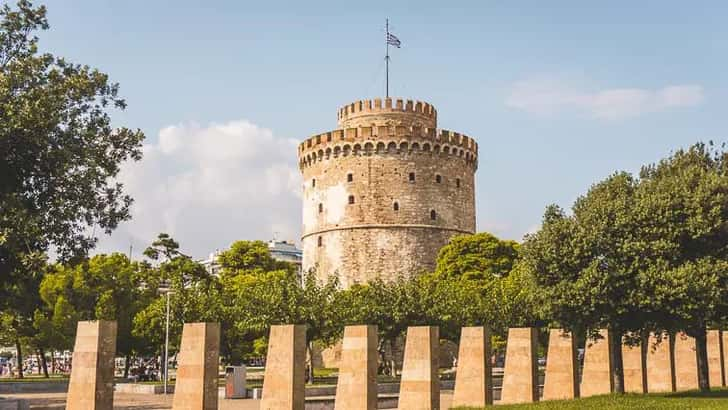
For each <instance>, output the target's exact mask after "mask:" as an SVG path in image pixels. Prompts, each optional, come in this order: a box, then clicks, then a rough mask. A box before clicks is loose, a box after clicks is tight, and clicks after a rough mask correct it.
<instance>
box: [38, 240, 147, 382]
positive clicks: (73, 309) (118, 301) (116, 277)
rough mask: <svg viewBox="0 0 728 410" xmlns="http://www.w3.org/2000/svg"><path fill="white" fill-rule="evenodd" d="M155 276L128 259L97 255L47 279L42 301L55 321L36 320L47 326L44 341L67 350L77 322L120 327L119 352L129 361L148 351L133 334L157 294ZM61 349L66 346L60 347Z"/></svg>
mask: <svg viewBox="0 0 728 410" xmlns="http://www.w3.org/2000/svg"><path fill="white" fill-rule="evenodd" d="M150 276H151V275H150V274H149V271H148V266H147V265H146V264H143V263H134V262H131V261H129V258H127V256H126V255H124V254H121V253H113V254H111V255H103V254H102V255H96V256H94V257H92V258H91V259H88V260H86V261H83V262H80V263H78V264H76V265H73V266H63V265H58V266H56V267H55V269H54V270H53V271H52V272H50V273H48V274H47V275H46V276H45V278H44V279H43V282H42V283H41V286H40V295H41V298H42V299H43V301H44V302H45V304H46V305H47V307H48V310H49V311H50V312H53V317H52V318H50V319H48V320H44V318H43V317H42V316H39V317H37V324H38V325H43V326H41V328H42V329H45V332H42V333H41V334H42V335H45V336H47V337H50V340H55V341H58V342H60V343H59V344H58V345H56V346H53V347H56V348H58V349H63V348H68V347H69V346H68V345H65V344H66V343H67V342H68V341H69V340H70V339H71V338H72V335H73V333H71V334H70V335H69V334H65V332H68V331H72V332H74V333H75V324H76V322H77V321H78V320H100V319H103V320H115V321H116V322H117V326H118V327H117V352H118V353H119V354H121V355H124V356H125V357H126V358H127V365H126V366H125V373H126V372H127V371H128V362H129V360H128V359H129V357H130V356H131V355H132V354H133V353H134V352H136V351H138V350H139V349H140V347H141V346H143V345H144V342H143V341H142V340H139V339H137V338H135V337H134V335H133V334H132V321H133V319H134V316H135V315H136V314H137V312H139V311H140V310H141V309H142V308H144V307H145V306H146V305H147V304H148V303H149V301H150V300H151V298H152V297H154V293H155V290H154V289H150V288H149V287H148V286H147V281H148V280H149V277H150ZM61 343H62V344H61Z"/></svg>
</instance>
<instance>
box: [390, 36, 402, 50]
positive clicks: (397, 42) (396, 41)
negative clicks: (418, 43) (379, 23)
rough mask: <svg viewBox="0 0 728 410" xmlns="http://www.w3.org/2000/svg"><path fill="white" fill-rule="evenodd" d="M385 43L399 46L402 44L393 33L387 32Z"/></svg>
mask: <svg viewBox="0 0 728 410" xmlns="http://www.w3.org/2000/svg"><path fill="white" fill-rule="evenodd" d="M387 44H389V45H390V46H395V47H397V48H399V47H400V46H401V45H402V42H401V41H399V39H398V38H397V36H395V35H394V34H392V33H387Z"/></svg>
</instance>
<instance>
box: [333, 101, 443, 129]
mask: <svg viewBox="0 0 728 410" xmlns="http://www.w3.org/2000/svg"><path fill="white" fill-rule="evenodd" d="M337 119H338V124H339V127H341V128H349V127H357V126H378V125H386V124H390V125H405V126H412V125H418V126H421V127H429V128H437V110H435V107H434V106H433V105H432V104H430V103H427V102H423V101H415V100H406V99H402V98H384V99H382V98H375V99H372V100H359V101H355V102H353V103H351V104H347V105H345V106H343V107H341V108H340V109H339V111H338V113H337Z"/></svg>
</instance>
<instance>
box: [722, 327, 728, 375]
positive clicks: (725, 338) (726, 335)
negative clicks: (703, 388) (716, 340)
mask: <svg viewBox="0 0 728 410" xmlns="http://www.w3.org/2000/svg"><path fill="white" fill-rule="evenodd" d="M720 341H721V346H722V351H723V386H728V330H722V331H721V332H720Z"/></svg>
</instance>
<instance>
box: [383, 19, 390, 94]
mask: <svg viewBox="0 0 728 410" xmlns="http://www.w3.org/2000/svg"><path fill="white" fill-rule="evenodd" d="M386 30H387V35H386V37H385V38H384V42H385V43H387V55H386V56H385V57H384V62H385V65H386V66H387V80H386V98H389V19H387V25H386Z"/></svg>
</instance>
